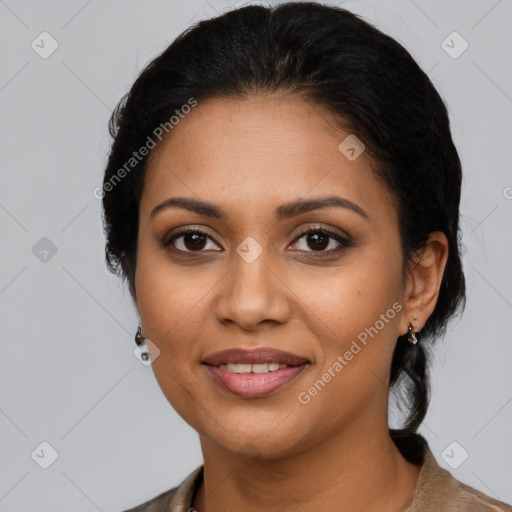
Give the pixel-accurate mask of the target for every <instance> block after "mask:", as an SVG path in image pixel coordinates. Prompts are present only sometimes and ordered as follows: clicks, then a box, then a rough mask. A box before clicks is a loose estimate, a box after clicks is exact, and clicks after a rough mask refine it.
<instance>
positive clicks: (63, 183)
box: [0, 0, 512, 512]
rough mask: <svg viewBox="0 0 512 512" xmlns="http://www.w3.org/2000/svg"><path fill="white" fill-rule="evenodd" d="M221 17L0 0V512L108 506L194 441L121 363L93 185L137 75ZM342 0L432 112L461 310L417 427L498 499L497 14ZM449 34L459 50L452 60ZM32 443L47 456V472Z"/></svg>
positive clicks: (505, 198) (506, 165)
mask: <svg viewBox="0 0 512 512" xmlns="http://www.w3.org/2000/svg"><path fill="white" fill-rule="evenodd" d="M242 3H243V2H239V4H242ZM325 3H329V2H325ZM234 5H235V4H234V3H231V4H229V3H228V2H225V1H222V0H208V1H206V0H193V1H192V0H188V1H187V2H178V1H163V0H151V1H146V2H135V1H124V2H121V1H119V0H118V1H103V2H100V1H98V0H90V1H84V0H74V1H68V2H58V1H56V0H53V1H44V2H35V1H33V2H29V1H23V0H17V1H16V0H7V1H0V37H1V48H2V65H1V75H0V116H1V119H2V128H1V141H2V145H1V151H0V160H1V170H2V171H1V174H0V179H1V182H0V226H1V240H2V241H1V254H2V260H1V266H0V315H1V324H0V326H1V331H0V332H1V344H2V345H1V346H2V356H1V358H0V392H1V396H0V450H1V451H0V461H1V463H0V512H6V511H9V512H14V511H17V512H20V511H32V510H36V509H37V510H40V511H43V512H44V511H54V512H55V511H57V512H58V511H68V510H73V511H75V512H81V511H84V512H85V511H95V510H101V511H105V512H106V511H120V510H124V509H125V508H127V507H129V506H134V505H136V504H138V503H141V502H142V501H145V500H147V499H149V498H151V497H153V496H155V495H156V494H158V493H160V492H163V491H164V490H167V489H169V488H170V487H172V486H174V485H176V484H178V483H179V482H181V480H183V478H184V477H185V476H186V475H188V474H189V473H190V472H191V471H192V470H193V469H194V468H196V467H197V466H198V465H199V464H201V462H202V457H201V452H200V446H199V442H198V438H197V434H196V433H195V432H194V431H193V430H192V429H191V428H190V427H189V426H188V425H186V424H185V423H184V422H183V421H182V420H181V418H179V417H178V416H177V414H176V413H175V412H174V411H173V409H172V408H171V407H170V405H169V404H168V402H167V400H166V399H165V398H164V396H163V395H162V393H161V391H160V388H159V387H158V384H157V382H156V380H155V378H154V375H153V372H152V370H151V367H146V366H144V365H142V364H141V363H140V362H139V361H138V360H137V359H136V358H135V357H134V355H133V349H134V348H135V344H134V341H133V334H134V332H135V330H136V326H137V316H136V311H135V309H134V307H133V305H132V303H131V300H130V296H129V294H128V292H127V290H126V289H125V288H124V287H123V285H122V284H121V282H120V280H118V279H117V278H115V277H114V276H112V275H111V274H110V273H108V272H107V270H106V268H105V264H104V259H103V245H104V238H103V233H102V227H101V217H100V215H101V210H100V201H98V200H97V199H95V197H94V196H93V190H94V189H95V188H96V187H98V186H100V185H101V180H102V171H103V168H104V165H105V162H106V155H107V153H108V149H109V146H110V139H109V136H108V133H107V121H108V118H109V115H110V113H111V109H112V108H113V107H114V105H115V104H116V102H117V100H118V99H119V98H120V97H121V95H122V94H123V93H124V92H126V91H127V90H128V88H129V87H130V85H131V84H132V83H133V81H134V79H135V78H136V76H137V75H138V73H139V71H140V70H141V69H142V67H143V66H144V65H145V64H146V63H147V62H148V61H149V60H150V59H152V58H153V57H155V56H156V55H157V54H158V53H159V52H160V51H162V50H163V49H164V47H165V46H167V45H168V44H169V43H170V42H171V40H172V39H174V38H175V37H176V36H177V35H178V34H179V33H180V32H181V31H182V30H184V29H185V28H186V27H187V26H189V24H190V23H191V22H192V21H194V20H199V19H202V18H208V17H211V16H214V15H215V14H216V13H221V12H224V11H225V10H227V9H228V8H230V7H233V6H234ZM342 5H343V6H345V7H347V8H348V9H350V10H352V11H354V12H356V13H358V14H361V15H362V16H364V17H365V18H366V19H367V20H368V21H370V22H372V23H374V24H376V25H377V26H378V27H379V28H380V29H381V30H383V31H384V32H386V33H389V34H390V35H392V36H394V37H395V38H397V39H398V40H399V41H400V42H401V43H402V44H404V45H405V46H406V47H407V48H408V49H409V51H410V52H411V53H412V54H413V56H414V57H415V58H416V59H417V61H418V62H419V63H420V65H421V66H422V68H423V69H424V70H425V71H427V72H428V73H429V76H430V77H431V79H432V80H433V82H434V84H435V85H436V86H437V87H438V89H439V91H440V93H441V95H442V97H443V98H444V99H445V101H446V103H447V105H448V108H449V110H450V116H451V122H452V129H453V135H454V138H455V142H456V145H457V147H458V149H459V152H460V156H461V159H462V162H463V166H464V171H465V179H464V184H463V195H462V205H461V212H462V228H463V242H464V267H465V272H466V277H467V282H468V305H467V310H466V313H465V315H464V316H463V317H462V319H461V321H459V322H455V323H454V324H453V325H452V327H451V329H450V330H449V332H448V335H447V337H446V340H445V341H444V342H443V343H440V344H439V346H438V348H437V351H436V357H435V361H434V372H433V402H432V404H431V407H430V411H429V414H428V417H427V418H426V421H425V423H424V425H423V426H422V428H421V431H422V433H423V434H424V435H425V436H426V437H427V439H428V440H429V443H430V446H431V448H432V450H433V451H434V454H435V456H436V458H437V460H438V461H439V463H440V464H441V465H442V466H444V467H446V468H447V469H450V470H451V472H452V473H453V474H454V475H455V476H456V477H457V478H459V479H460V480H462V481H464V482H466V483H468V484H469V485H472V486H474V487H476V488H477V489H480V490H482V491H483V492H485V493H486V494H489V495H491V496H493V497H498V498H499V499H501V500H504V501H507V502H512V486H511V485H510V484H511V482H512V435H511V434H512V432H511V430H512V428H511V425H512V377H511V370H510V361H511V359H512V343H511V341H512V340H511V334H510V333H511V330H512V322H511V318H512V315H511V313H512V311H511V308H512V291H511V290H512V276H511V272H510V266H509V263H508V262H509V261H510V254H511V253H512V236H511V233H512V188H511V187H512V172H511V166H510V162H511V161H512V149H511V148H512V144H511V135H512V127H511V114H512V73H511V70H510V64H511V62H512V60H511V57H512V55H511V49H512V34H511V30H510V27H511V21H512V2H511V1H510V0H501V1H496V0H482V1H476V0H473V1H470V2H468V1H462V0H460V1H450V2H447V1H445V0H435V1H426V0H425V1H420V0H415V1H407V0H393V1H389V2H386V3H385V5H384V3H383V2H378V1H371V2H370V1H357V2H350V1H349V2H344V3H343V4H342ZM43 31H47V32H49V33H50V34H51V36H52V37H53V38H54V39H55V40H56V41H57V43H58V45H59V46H58V48H57V50H56V51H55V52H54V53H53V54H52V55H51V56H49V57H48V58H46V59H43V58H42V57H41V56H40V54H39V53H36V51H34V50H33V49H32V47H31V43H32V41H34V40H35V42H36V43H38V44H39V46H43V43H41V42H40V41H41V38H40V37H39V35H40V34H41V32H43ZM453 31H457V32H458V33H459V34H460V35H461V36H462V37H463V38H464V40H465V41H467V43H468V44H469V47H468V48H467V50H466V51H465V52H464V53H462V54H461V55H460V56H458V57H457V58H453V55H454V54H456V53H459V52H460V50H461V49H462V48H463V46H462V45H463V44H464V43H463V41H462V40H461V39H460V38H458V36H455V39H454V38H453V36H452V37H451V38H448V39H446V38H447V37H448V36H449V35H450V34H451V33H452V32H453ZM45 37H47V36H45ZM445 40H446V42H445V43H444V44H443V41H445ZM447 46H448V47H447ZM44 47H45V51H47V50H48V49H49V48H50V41H49V40H48V39H45V43H44ZM450 47H451V48H450ZM445 50H448V51H449V52H451V53H452V56H450V55H449V53H447V51H445ZM39 51H42V49H40V50H39ZM405 143H406V141H405ZM43 237H46V238H47V239H49V240H50V241H51V244H50V242H48V240H46V239H43V240H42V241H41V239H42V238H43ZM52 244H53V245H52ZM55 249H56V251H57V252H56V253H55V254H53V252H55ZM45 251H47V252H45ZM42 442H47V443H49V444H50V445H51V446H52V447H53V449H55V450H56V452H57V453H58V457H57V459H56V460H55V461H54V462H53V464H51V465H50V466H49V467H48V468H47V469H43V468H42V467H40V464H44V463H45V462H46V463H48V462H51V460H50V459H51V451H50V448H48V447H46V445H43V446H42V447H41V446H40V445H41V443H42ZM453 442H457V443H458V444H457V445H455V446H453V445H452V446H451V447H450V448H449V449H448V453H450V454H451V459H452V460H459V461H460V459H461V457H462V455H463V454H464V451H463V450H465V451H467V452H468V454H469V456H468V458H467V460H465V461H464V462H463V463H462V464H461V465H460V466H459V467H458V468H457V469H453V468H451V467H450V465H449V464H448V463H447V462H446V461H447V460H450V459H447V458H446V456H443V453H444V454H446V453H447V452H446V451H445V449H446V448H447V447H449V445H450V444H451V443H453ZM452 449H453V451H452ZM33 453H34V455H31V454H33ZM38 454H39V455H38ZM461 454H462V455H461ZM450 462H451V460H450ZM452 464H453V462H452Z"/></svg>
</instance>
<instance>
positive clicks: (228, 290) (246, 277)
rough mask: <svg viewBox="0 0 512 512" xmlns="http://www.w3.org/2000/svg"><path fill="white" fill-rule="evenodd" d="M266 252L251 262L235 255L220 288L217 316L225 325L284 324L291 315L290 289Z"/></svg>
mask: <svg viewBox="0 0 512 512" xmlns="http://www.w3.org/2000/svg"><path fill="white" fill-rule="evenodd" d="M272 267H275V265H272V263H271V262H270V261H269V260H268V258H267V257H266V255H265V251H264V252H263V253H262V254H261V255H260V256H259V257H258V258H257V259H256V260H255V261H252V262H251V263H248V262H246V261H245V260H244V259H243V258H241V257H240V256H238V254H235V255H234V258H233V263H232V266H231V269H230V270H229V272H228V274H227V275H226V276H225V278H224V279H223V280H222V284H221V283H219V284H220V286H219V287H218V288H217V290H218V297H217V300H216V302H215V315H216V317H217V320H218V321H219V322H220V323H222V324H236V325H237V326H238V327H239V328H240V329H242V330H244V331H254V330H256V329H258V328H259V327H258V326H259V325H260V324H268V323H271V324H284V323H286V322H287V321H288V319H289V317H290V309H291V308H290V301H289V294H290V293H292V292H291V291H290V289H289V288H288V287H287V286H286V284H285V283H284V282H283V280H282V278H281V276H279V272H278V270H275V269H274V268H272Z"/></svg>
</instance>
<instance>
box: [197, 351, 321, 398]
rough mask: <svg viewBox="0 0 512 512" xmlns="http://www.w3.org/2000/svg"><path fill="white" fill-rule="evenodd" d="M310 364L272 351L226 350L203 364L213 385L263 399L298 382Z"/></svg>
mask: <svg viewBox="0 0 512 512" xmlns="http://www.w3.org/2000/svg"><path fill="white" fill-rule="evenodd" d="M310 362H311V361H309V360H308V359H306V358H305V357H301V356H298V355H295V354H292V353H290V352H283V351H282V350H277V349H274V348H270V347H262V348H257V349H253V350H247V349H242V348H234V349H229V350H223V351H222V352H215V353H214V354H211V355H209V356H207V357H205V358H204V359H203V361H202V363H203V364H204V365H205V368H206V369H207V370H208V372H207V373H208V374H209V375H211V377H212V378H213V382H215V383H216V384H218V385H220V387H221V388H222V389H224V390H225V391H229V392H230V393H231V394H234V395H237V396H239V397H241V398H262V397H265V396H267V395H269V394H271V393H272V392H274V391H277V390H278V389H279V388H281V387H283V386H285V385H286V384H290V383H291V382H292V381H294V380H296V379H297V378H298V377H299V375H300V374H302V372H303V371H304V370H305V369H306V368H307V367H308V365H309V363H310ZM251 365H257V366H251ZM276 367H277V368H276ZM251 370H252V371H251Z"/></svg>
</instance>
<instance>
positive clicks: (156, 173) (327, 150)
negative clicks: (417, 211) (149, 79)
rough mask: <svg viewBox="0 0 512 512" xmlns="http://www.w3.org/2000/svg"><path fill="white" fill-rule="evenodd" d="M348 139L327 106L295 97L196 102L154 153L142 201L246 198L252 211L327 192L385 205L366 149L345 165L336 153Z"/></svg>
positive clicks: (385, 195) (387, 201)
mask: <svg viewBox="0 0 512 512" xmlns="http://www.w3.org/2000/svg"><path fill="white" fill-rule="evenodd" d="M349 135H350V132H349V131H346V130H343V129H342V128H341V127H340V125H339V123H336V121H335V118H334V116H333V115H332V114H331V113H330V112H329V111H328V110H327V109H325V108H324V107H322V106H320V105H318V104H316V103H312V102H309V101H306V100H304V99H302V98H300V97H297V96H292V95H258V96H252V97H249V98H247V99H232V98H229V99H228V98H216V99H209V100H207V101H204V102H200V101H199V102H198V105H197V106H196V107H195V108H194V109H193V110H192V111H191V112H190V113H189V114H187V115H185V116H183V118H182V119H180V121H179V123H178V124H177V125H176V126H175V127H174V128H173V130H172V132H171V133H170V135H169V137H168V138H167V139H165V140H164V141H162V143H161V144H160V145H159V146H157V148H155V149H154V150H153V153H152V154H151V157H150V159H149V162H148V165H147V171H146V180H145V187H144V193H143V202H145V203H151V204H153V205H154V204H156V203H157V202H158V201H163V200H165V199H166V198H167V197H169V196H170V195H180V196H183V195H187V196H195V197H200V198H201V199H210V200H214V199H217V202H218V199H219V198H222V200H223V202H224V203H227V204H230V203H233V205H235V203H237V201H238V202H240V200H241V199H243V202H244V206H245V207H249V205H252V208H253V210H255V209H258V208H261V207H262V206H263V203H264V202H267V201H268V202H272V203H274V202H282V201H281V200H289V199H292V198H301V197H307V196H308V195H319V194H325V193H329V194H338V195H340V196H342V197H347V198H348V199H350V200H352V201H354V202H359V203H365V204H367V205H368V204H370V205H374V206H378V205H379V203H380V204H381V207H387V208H389V206H390V204H391V202H390V201H391V198H390V197H389V196H388V193H387V191H386V190H385V186H384V185H383V184H382V182H381V181H380V180H378V179H377V178H376V176H375V174H374V172H373V171H372V169H371V165H372V162H371V160H370V159H369V157H368V156H367V155H366V154H365V152H364V151H363V152H362V154H361V155H360V156H359V157H358V158H356V159H355V160H350V159H348V158H347V156H346V155H345V154H344V153H343V152H342V151H340V149H339V145H340V144H341V143H343V141H344V140H345V139H346V138H347V137H348V136H349ZM142 206H144V205H141V208H142ZM149 206H150V205H147V207H149ZM238 206H240V205H238Z"/></svg>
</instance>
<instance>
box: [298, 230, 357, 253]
mask: <svg viewBox="0 0 512 512" xmlns="http://www.w3.org/2000/svg"><path fill="white" fill-rule="evenodd" d="M302 239H304V242H303V243H302V244H301V243H300V241H301V240H302ZM293 245H295V246H297V247H296V249H297V250H300V251H306V252H320V253H324V252H325V253H328V254H330V253H332V252H337V251H340V250H342V249H344V248H346V247H350V246H351V243H350V242H349V241H348V240H347V239H346V238H343V237H342V236H340V235H339V234H337V233H334V232H332V231H329V230H326V229H318V228H313V229H311V228H310V229H308V230H305V231H303V232H302V233H301V234H300V236H299V237H298V238H297V239H296V242H295V243H294V244H293ZM308 249H309V250H308ZM326 249H327V250H326Z"/></svg>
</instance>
